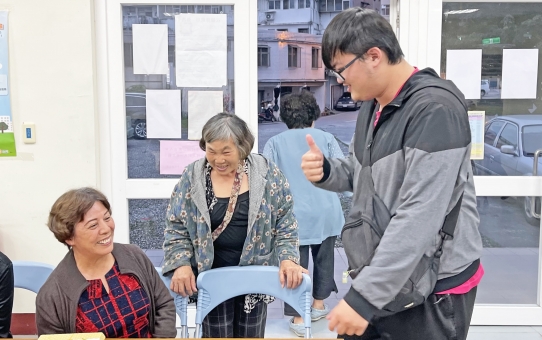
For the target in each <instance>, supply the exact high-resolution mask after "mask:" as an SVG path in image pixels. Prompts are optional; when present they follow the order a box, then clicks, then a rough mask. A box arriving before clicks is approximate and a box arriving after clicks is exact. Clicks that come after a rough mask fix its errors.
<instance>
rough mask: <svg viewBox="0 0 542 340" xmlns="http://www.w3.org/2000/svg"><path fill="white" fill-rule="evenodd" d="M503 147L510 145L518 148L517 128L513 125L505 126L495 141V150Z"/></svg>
mask: <svg viewBox="0 0 542 340" xmlns="http://www.w3.org/2000/svg"><path fill="white" fill-rule="evenodd" d="M503 145H512V146H513V147H514V148H517V147H518V127H517V126H515V125H514V124H510V123H508V124H506V126H505V127H504V129H503V130H502V132H501V135H500V136H499V140H498V141H497V148H498V149H500V148H501V146H503Z"/></svg>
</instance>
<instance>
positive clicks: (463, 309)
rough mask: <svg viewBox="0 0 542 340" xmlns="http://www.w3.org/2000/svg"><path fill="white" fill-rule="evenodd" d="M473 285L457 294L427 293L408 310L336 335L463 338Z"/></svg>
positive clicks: (373, 339) (394, 339)
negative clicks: (354, 331) (360, 332)
mask: <svg viewBox="0 0 542 340" xmlns="http://www.w3.org/2000/svg"><path fill="white" fill-rule="evenodd" d="M476 290H477V288H476V287H475V288H473V289H471V291H470V292H468V293H466V294H461V295H453V294H446V295H431V296H429V298H428V299H427V301H426V302H425V303H424V304H423V305H420V306H417V307H414V308H412V309H411V310H408V311H405V312H401V313H397V314H395V315H392V316H388V317H385V318H376V319H375V320H374V321H373V322H372V323H371V324H370V325H369V327H368V328H367V330H366V331H365V333H364V334H363V335H362V336H349V335H338V336H337V338H342V339H345V340H449V339H452V340H465V339H467V333H468V332H469V326H470V320H471V317H472V309H473V308H474V299H475V298H476Z"/></svg>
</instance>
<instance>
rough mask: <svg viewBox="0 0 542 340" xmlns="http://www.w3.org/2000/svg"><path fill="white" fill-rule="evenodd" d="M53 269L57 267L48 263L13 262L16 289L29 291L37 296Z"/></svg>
mask: <svg viewBox="0 0 542 340" xmlns="http://www.w3.org/2000/svg"><path fill="white" fill-rule="evenodd" d="M53 269H55V267H54V266H52V265H50V264H47V263H41V262H30V261H13V276H14V279H15V288H23V289H27V290H30V291H32V292H34V293H36V294H37V293H38V292H39V290H40V288H41V286H43V284H44V283H45V281H47V278H48V277H49V275H51V273H52V272H53Z"/></svg>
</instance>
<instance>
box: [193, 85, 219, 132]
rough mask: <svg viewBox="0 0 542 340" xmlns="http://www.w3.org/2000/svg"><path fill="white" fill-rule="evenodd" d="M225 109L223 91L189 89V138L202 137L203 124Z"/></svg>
mask: <svg viewBox="0 0 542 340" xmlns="http://www.w3.org/2000/svg"><path fill="white" fill-rule="evenodd" d="M223 111H224V104H223V96H222V91H188V139H191V140H198V139H201V129H202V128H203V125H205V123H207V121H208V120H209V118H211V117H212V116H214V115H216V114H217V113H220V112H223Z"/></svg>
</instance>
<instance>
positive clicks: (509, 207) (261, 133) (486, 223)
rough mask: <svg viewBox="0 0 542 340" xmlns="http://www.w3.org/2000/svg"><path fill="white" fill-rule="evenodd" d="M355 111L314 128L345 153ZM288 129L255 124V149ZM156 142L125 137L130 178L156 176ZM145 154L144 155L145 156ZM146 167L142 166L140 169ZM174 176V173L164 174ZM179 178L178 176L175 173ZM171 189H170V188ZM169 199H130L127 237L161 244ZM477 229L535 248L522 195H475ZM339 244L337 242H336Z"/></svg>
mask: <svg viewBox="0 0 542 340" xmlns="http://www.w3.org/2000/svg"><path fill="white" fill-rule="evenodd" d="M356 117H357V111H345V112H340V113H337V114H334V115H330V116H325V117H321V118H320V119H318V120H317V121H316V125H315V127H316V128H319V129H322V130H324V131H327V132H329V133H331V134H333V135H334V136H335V137H336V138H337V140H338V141H339V145H340V146H341V148H342V151H343V152H344V153H345V154H346V153H347V152H348V144H349V143H350V140H351V138H352V135H353V133H354V129H355V123H356ZM285 130H287V127H286V125H285V124H284V123H282V122H273V123H271V122H263V123H260V124H258V152H260V153H261V152H262V151H263V148H264V146H265V143H266V142H267V140H268V139H269V138H271V137H272V136H274V135H276V134H278V133H280V132H282V131H285ZM158 154H159V141H158V140H135V139H129V140H128V167H129V169H130V170H129V171H128V172H129V174H132V175H131V176H130V177H131V178H142V177H147V178H158V177H166V176H160V175H159V157H157V155H158ZM145 155H146V156H145ZM143 168H145V169H143ZM167 177H175V176H167ZM177 177H178V176H177ZM172 189H173V188H172ZM341 202H342V204H343V209H344V210H345V211H347V210H348V208H349V200H348V199H347V198H344V197H341ZM167 204H168V200H167V199H161V200H157V199H155V200H150V199H149V200H130V202H129V210H130V213H129V223H130V240H131V242H132V243H135V244H138V245H139V246H140V247H142V248H144V249H159V248H161V247H162V242H163V230H164V226H165V225H164V216H165V209H166V207H167ZM478 211H479V213H480V220H481V221H480V232H481V233H482V238H483V241H484V247H487V248H503V247H504V248H506V247H512V248H529V247H538V240H539V227H538V226H532V225H530V224H529V223H527V221H526V220H525V218H524V211H523V198H522V197H517V198H516V197H509V198H501V197H478ZM339 245H340V243H339Z"/></svg>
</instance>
